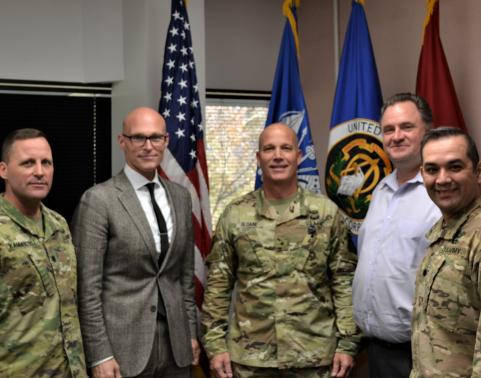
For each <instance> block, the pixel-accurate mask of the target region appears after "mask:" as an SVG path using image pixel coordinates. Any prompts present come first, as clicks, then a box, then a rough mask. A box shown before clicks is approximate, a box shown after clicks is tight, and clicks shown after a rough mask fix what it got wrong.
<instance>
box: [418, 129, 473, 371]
mask: <svg viewBox="0 0 481 378" xmlns="http://www.w3.org/2000/svg"><path fill="white" fill-rule="evenodd" d="M421 151H422V160H423V162H422V174H423V178H424V184H425V185H426V189H427V191H428V193H429V196H430V197H431V199H432V200H433V202H434V203H435V204H436V205H437V206H438V207H439V208H440V210H441V212H442V214H443V217H442V219H441V220H439V221H438V222H437V223H436V224H435V225H434V226H433V228H432V229H431V231H430V232H429V233H428V235H427V236H428V239H429V241H430V245H429V248H428V251H427V254H426V256H425V258H424V260H423V262H422V264H421V266H420V268H419V270H418V273H417V278H416V294H415V303H414V310H413V327H412V328H413V335H412V347H413V370H412V372H411V377H416V378H417V377H426V378H427V377H429V378H432V377H480V376H481V323H480V320H481V319H480V311H481V295H480V294H481V264H480V262H481V200H480V199H479V198H478V195H479V182H480V169H481V167H480V165H479V156H478V152H477V150H476V146H475V144H474V142H473V141H472V139H471V138H470V137H469V136H468V135H466V134H465V133H464V132H463V131H461V130H460V129H454V128H441V129H435V130H432V131H430V132H428V133H427V134H426V135H425V137H424V139H423V142H422V145H421Z"/></svg>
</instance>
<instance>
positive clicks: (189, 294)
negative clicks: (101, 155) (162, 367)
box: [72, 172, 197, 376]
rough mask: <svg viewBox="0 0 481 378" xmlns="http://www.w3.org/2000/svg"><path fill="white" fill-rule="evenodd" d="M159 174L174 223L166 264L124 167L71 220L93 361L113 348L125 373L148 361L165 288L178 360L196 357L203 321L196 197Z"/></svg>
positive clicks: (95, 189) (97, 188)
mask: <svg viewBox="0 0 481 378" xmlns="http://www.w3.org/2000/svg"><path fill="white" fill-rule="evenodd" d="M161 182H162V185H163V186H164V188H165V191H166V193H167V197H168V201H169V204H170V206H171V208H172V216H173V223H174V233H173V237H172V240H171V242H170V246H169V250H168V252H167V255H166V257H165V259H164V261H163V263H162V266H161V267H159V265H158V255H157V253H156V251H155V242H154V238H153V236H152V232H151V229H150V226H149V224H148V222H147V218H146V216H145V213H144V211H143V210H142V207H141V205H140V202H139V200H138V198H137V196H136V193H135V191H134V188H133V187H132V185H131V184H130V181H129V180H128V179H127V177H126V176H125V174H124V173H123V172H121V173H120V174H118V175H117V176H115V177H113V178H111V179H110V180H108V181H106V182H104V183H102V184H99V185H96V186H94V187H92V188H90V189H89V190H87V191H86V192H85V193H84V195H83V196H82V198H81V200H80V203H79V205H78V207H77V210H76V212H75V214H74V217H73V221H72V236H73V240H74V245H75V248H76V252H77V259H78V264H77V265H78V303H79V316H80V324H81V330H82V335H83V339H84V347H85V354H86V358H87V363H88V364H91V363H93V362H95V361H100V360H102V359H104V358H106V357H108V356H114V357H115V359H116V360H117V362H118V363H119V365H120V370H121V373H122V375H127V376H132V375H137V374H139V373H140V372H141V371H142V370H143V369H144V368H145V366H146V364H147V362H148V359H149V356H150V354H151V350H152V345H153V341H154V335H155V329H156V322H157V306H158V294H159V291H160V293H161V294H162V298H163V300H164V304H165V308H166V313H167V323H168V328H169V334H170V343H171V346H172V352H173V355H174V359H175V362H176V364H177V365H178V366H180V367H183V366H188V365H189V364H190V363H191V362H192V348H191V338H196V324H197V323H196V307H195V300H194V282H193V278H194V244H193V231H192V218H191V198H190V195H189V193H188V192H187V191H186V190H185V189H184V188H182V187H180V186H179V185H177V184H173V183H171V182H168V181H165V180H162V179H161Z"/></svg>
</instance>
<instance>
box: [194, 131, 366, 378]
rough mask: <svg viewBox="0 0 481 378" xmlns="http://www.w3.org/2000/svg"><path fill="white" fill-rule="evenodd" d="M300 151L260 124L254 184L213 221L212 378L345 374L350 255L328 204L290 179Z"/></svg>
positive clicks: (349, 342)
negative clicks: (259, 178) (258, 176)
mask: <svg viewBox="0 0 481 378" xmlns="http://www.w3.org/2000/svg"><path fill="white" fill-rule="evenodd" d="M300 158H301V154H300V151H299V149H298V146H297V138H296V135H295V133H294V132H293V131H292V130H291V129H290V128H289V127H287V126H286V125H283V124H273V125H271V126H269V127H267V128H266V129H265V130H264V131H263V132H262V133H261V135H260V138H259V151H258V152H257V162H258V164H259V166H260V168H261V169H262V173H263V186H262V188H261V189H259V190H256V191H254V192H252V193H249V194H247V195H245V196H243V197H241V198H240V199H238V200H236V201H234V202H232V203H231V204H230V205H228V206H227V208H226V209H225V211H224V213H223V214H222V216H221V218H220V220H219V223H218V225H217V229H216V233H215V237H214V242H213V247H212V251H211V253H210V255H209V257H208V262H207V264H208V268H209V275H208V279H207V289H206V293H205V297H204V319H203V324H204V326H205V328H206V334H205V337H204V346H205V348H206V350H207V353H208V355H209V358H210V359H211V368H212V370H213V371H214V372H215V374H216V376H217V377H219V378H223V377H231V376H232V374H234V376H236V377H329V376H333V377H345V376H346V375H347V374H348V371H349V370H350V368H351V367H352V366H353V355H354V354H355V353H356V351H357V343H358V341H359V333H358V330H357V328H356V326H355V324H354V321H353V318H352V299H351V283H352V278H353V274H354V270H355V265H356V256H355V254H354V253H353V252H352V249H351V248H350V247H348V240H349V238H348V235H347V231H346V228H345V226H344V224H343V223H342V221H341V218H340V214H339V210H338V208H337V207H336V205H335V204H334V203H332V202H331V201H330V200H328V199H327V198H325V197H323V196H319V195H317V194H314V193H311V192H309V191H307V190H304V189H302V188H300V187H298V185H297V165H298V164H299V161H300ZM235 285H236V287H237V289H236V294H235V299H234V301H233V316H232V319H230V320H229V307H230V304H231V294H232V291H233V289H234V286H235ZM231 362H232V363H231Z"/></svg>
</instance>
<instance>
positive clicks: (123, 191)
mask: <svg viewBox="0 0 481 378" xmlns="http://www.w3.org/2000/svg"><path fill="white" fill-rule="evenodd" d="M114 182H115V186H116V187H117V188H118V189H119V191H120V194H119V201H120V203H121V204H122V206H124V208H125V210H126V211H127V213H128V214H129V216H130V218H131V220H132V223H134V225H135V227H136V228H137V230H138V231H139V233H140V235H141V236H142V238H143V239H144V242H145V245H146V247H147V249H148V251H149V253H150V255H151V257H152V260H153V261H154V263H155V264H156V266H157V264H158V258H159V257H158V254H157V251H156V250H155V241H154V237H153V236H152V231H151V230H150V225H149V222H148V221H147V217H146V216H145V213H144V210H143V209H142V206H141V205H140V202H139V199H138V198H137V194H136V193H135V190H134V188H133V187H132V184H131V183H130V181H129V179H128V178H127V176H125V174H124V173H123V172H121V173H119V174H118V175H117V176H115V177H114Z"/></svg>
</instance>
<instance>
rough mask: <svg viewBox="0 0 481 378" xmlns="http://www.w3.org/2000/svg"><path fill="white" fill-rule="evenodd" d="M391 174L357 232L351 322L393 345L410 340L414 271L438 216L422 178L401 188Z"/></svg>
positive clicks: (438, 213)
mask: <svg viewBox="0 0 481 378" xmlns="http://www.w3.org/2000/svg"><path fill="white" fill-rule="evenodd" d="M396 172H397V171H394V172H393V173H392V174H390V175H389V176H387V177H385V178H384V179H383V180H382V181H381V182H380V183H379V185H378V186H377V187H376V189H375V190H374V193H373V197H372V200H371V204H370V206H369V210H368V212H367V215H366V218H365V219H364V222H363V224H362V226H361V229H360V231H359V239H358V257H359V260H358V264H357V268H356V273H355V275H354V282H353V306H354V319H355V321H356V323H357V325H358V326H359V327H360V328H361V329H362V331H363V332H364V333H365V334H366V336H370V337H376V338H378V339H382V340H386V341H389V342H393V343H403V342H407V341H409V340H410V339H411V313H412V301H413V296H414V284H415V278H416V271H417V268H418V266H419V264H420V263H421V260H422V259H423V257H424V255H425V252H426V248H427V246H428V241H427V239H426V237H425V235H426V232H427V231H428V230H429V229H430V228H431V227H432V226H433V225H434V223H435V222H436V221H437V220H438V219H439V218H440V217H441V212H440V211H439V209H438V208H437V206H436V205H435V204H434V203H433V202H432V201H431V199H430V198H429V196H428V194H427V192H426V189H425V187H424V184H423V180H422V177H421V174H420V173H418V174H417V175H416V177H414V178H413V179H411V180H409V181H407V182H405V183H404V184H402V185H401V186H399V184H398V181H397V179H396Z"/></svg>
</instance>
